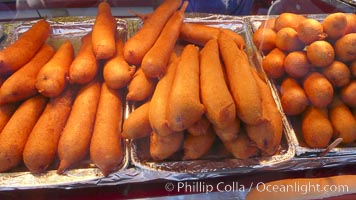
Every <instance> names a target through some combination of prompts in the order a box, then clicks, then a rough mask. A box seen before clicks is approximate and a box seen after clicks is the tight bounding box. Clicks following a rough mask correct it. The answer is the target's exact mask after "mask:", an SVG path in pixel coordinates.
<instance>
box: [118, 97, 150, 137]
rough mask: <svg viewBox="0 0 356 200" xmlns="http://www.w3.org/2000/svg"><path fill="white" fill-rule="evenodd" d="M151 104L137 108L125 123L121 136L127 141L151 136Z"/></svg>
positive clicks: (147, 103)
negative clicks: (149, 115)
mask: <svg viewBox="0 0 356 200" xmlns="http://www.w3.org/2000/svg"><path fill="white" fill-rule="evenodd" d="M149 108H150V102H149V101H148V102H146V103H144V104H142V105H141V106H139V107H138V108H136V109H135V110H134V111H133V112H132V113H131V114H130V115H129V116H128V117H127V118H126V119H125V121H124V124H123V127H122V133H121V136H122V137H123V138H126V139H137V138H142V137H148V136H150V134H151V132H152V128H151V125H150V120H149V117H148V112H149Z"/></svg>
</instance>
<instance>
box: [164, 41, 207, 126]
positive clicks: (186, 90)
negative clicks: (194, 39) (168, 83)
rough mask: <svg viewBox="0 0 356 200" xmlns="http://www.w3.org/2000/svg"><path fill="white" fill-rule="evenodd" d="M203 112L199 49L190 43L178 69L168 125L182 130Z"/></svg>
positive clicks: (171, 96) (168, 110) (171, 95)
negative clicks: (200, 93)
mask: <svg viewBox="0 0 356 200" xmlns="http://www.w3.org/2000/svg"><path fill="white" fill-rule="evenodd" d="M203 114H204V106H203V105H202V104H201V103H200V97H199V50H198V48H197V47H196V46H194V45H191V44H190V45H187V46H185V47H184V49H183V52H182V54H181V56H180V60H179V62H178V66H177V69H176V74H175V77H174V81H173V85H172V89H171V94H170V96H169V100H168V107H167V122H168V127H169V128H171V129H172V130H174V131H182V130H184V129H187V128H188V127H190V126H192V125H193V124H194V123H195V122H197V121H198V120H200V119H201V117H202V115H203Z"/></svg>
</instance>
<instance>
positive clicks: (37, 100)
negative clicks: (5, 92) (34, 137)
mask: <svg viewBox="0 0 356 200" xmlns="http://www.w3.org/2000/svg"><path fill="white" fill-rule="evenodd" d="M46 103H47V98H45V97H43V96H41V95H36V96H34V97H32V98H30V99H28V100H26V101H25V102H23V103H22V104H21V105H20V106H19V107H18V109H17V110H16V111H15V113H14V114H13V115H12V116H11V118H10V120H9V121H8V122H7V124H6V126H5V127H4V128H3V130H2V131H1V133H0V172H5V171H7V170H10V169H12V168H14V167H16V166H17V165H19V164H20V163H21V161H22V153H23V149H24V147H25V144H26V141H27V138H28V136H29V134H30V132H31V130H32V128H33V127H34V125H35V124H36V122H37V120H38V118H39V117H40V115H41V113H42V111H43V109H44V107H45V106H46Z"/></svg>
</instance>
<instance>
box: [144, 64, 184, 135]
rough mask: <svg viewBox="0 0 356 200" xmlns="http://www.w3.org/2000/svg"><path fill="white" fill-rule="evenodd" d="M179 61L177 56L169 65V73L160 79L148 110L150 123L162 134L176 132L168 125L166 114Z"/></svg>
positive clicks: (154, 129)
mask: <svg viewBox="0 0 356 200" xmlns="http://www.w3.org/2000/svg"><path fill="white" fill-rule="evenodd" d="M178 62H179V58H176V59H175V60H174V61H172V62H171V64H170V65H169V66H168V68H167V73H166V74H165V75H164V76H163V77H162V78H161V79H160V80H159V81H158V83H157V86H156V89H155V91H154V93H153V95H152V98H151V101H150V108H149V112H148V114H149V115H148V116H149V120H150V124H151V127H152V129H153V131H154V132H155V133H156V134H158V135H160V136H166V135H170V134H172V133H174V131H173V130H172V129H170V128H169V127H168V124H167V119H166V116H167V105H168V97H169V94H170V91H171V88H172V84H173V80H174V75H175V72H176V68H177V64H178Z"/></svg>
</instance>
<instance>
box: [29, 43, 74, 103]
mask: <svg viewBox="0 0 356 200" xmlns="http://www.w3.org/2000/svg"><path fill="white" fill-rule="evenodd" d="M73 58H74V49H73V45H72V43H71V42H70V41H69V40H66V41H65V42H64V43H63V44H62V45H61V46H60V47H59V49H58V50H57V52H56V53H55V54H54V55H53V57H52V58H51V59H50V60H49V61H48V62H47V63H46V64H45V65H44V66H43V67H42V68H41V70H40V71H39V72H38V74H37V78H36V83H35V86H36V88H37V90H38V92H39V93H41V94H42V95H44V96H46V97H55V96H58V95H59V94H60V93H61V92H62V91H63V90H64V88H65V86H66V85H67V75H68V70H69V66H70V65H71V63H72V61H73Z"/></svg>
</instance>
